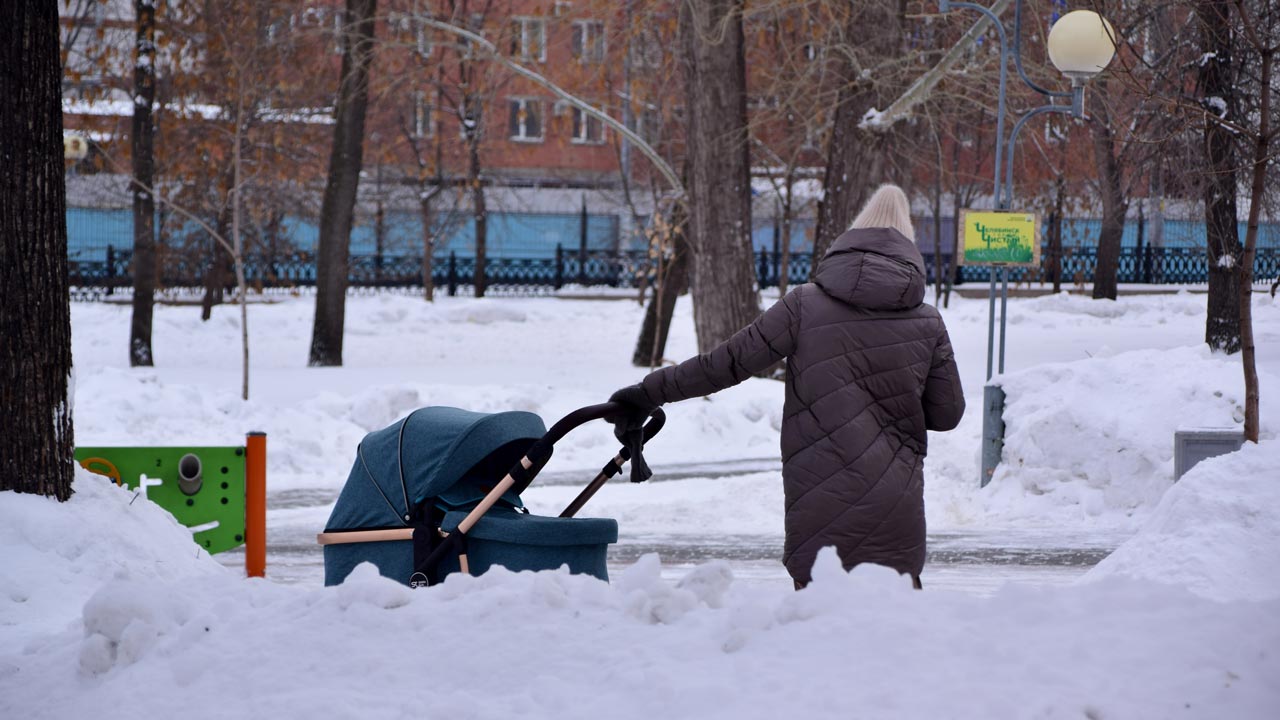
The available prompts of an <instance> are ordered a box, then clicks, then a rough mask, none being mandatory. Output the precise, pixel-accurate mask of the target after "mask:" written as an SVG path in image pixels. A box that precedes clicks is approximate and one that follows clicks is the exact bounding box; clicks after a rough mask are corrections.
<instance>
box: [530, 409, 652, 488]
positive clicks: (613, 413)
mask: <svg viewBox="0 0 1280 720" xmlns="http://www.w3.org/2000/svg"><path fill="white" fill-rule="evenodd" d="M629 409H630V406H628V405H626V404H624V403H619V402H607V403H600V404H599V405H588V406H586V407H582V408H578V409H577V410H574V411H573V412H571V413H569V414H568V415H565V416H564V417H562V418H560V419H559V420H557V421H556V423H555V424H554V425H552V426H551V429H550V430H548V431H547V433H546V434H545V435H543V436H542V437H541V438H538V440H537V441H536V442H534V443H533V445H532V446H530V447H529V450H528V451H527V452H526V453H525V458H527V459H528V460H530V461H531V462H532V467H530V468H523V467H521V464H519V463H517V465H516V466H515V467H513V468H512V474H513V476H514V477H515V479H516V492H524V489H525V488H527V487H528V486H529V483H530V482H532V481H533V478H534V477H535V476H536V475H537V474H538V471H539V470H541V469H542V466H543V465H544V464H546V462H547V460H548V459H550V457H551V452H552V450H553V448H554V447H555V444H556V442H558V441H559V440H561V439H562V438H564V436H565V435H568V434H569V432H570V431H572V430H574V429H575V428H578V427H581V426H582V425H586V424H587V423H589V422H591V421H593V420H608V419H610V418H616V417H618V416H620V415H622V414H623V413H625V412H627V411H628V410H629ZM666 423H667V414H666V413H664V412H663V411H662V408H654V409H653V412H651V413H649V421H648V422H646V423H645V424H644V441H645V442H649V441H650V440H651V439H653V436H654V435H657V434H658V431H659V430H661V429H662V426H663V425H665V424H666Z"/></svg>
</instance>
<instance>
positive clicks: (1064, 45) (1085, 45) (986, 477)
mask: <svg viewBox="0 0 1280 720" xmlns="http://www.w3.org/2000/svg"><path fill="white" fill-rule="evenodd" d="M1006 6H1007V5H1006ZM952 8H964V9H967V10H974V11H977V12H979V13H982V14H983V15H985V16H986V17H987V19H989V20H990V21H991V22H992V24H994V25H995V27H996V31H997V33H998V35H999V37H1000V90H999V95H998V101H997V108H996V157H995V177H994V183H993V184H994V188H993V193H992V197H993V199H994V201H995V205H996V208H997V209H998V210H1008V209H1009V206H1010V205H1012V204H1013V154H1014V150H1015V148H1016V144H1017V141H1018V134H1019V133H1020V132H1022V128H1023V127H1024V126H1025V125H1026V124H1027V121H1028V120H1030V119H1031V118H1033V117H1036V116H1038V115H1045V114H1048V113H1064V114H1069V115H1071V117H1074V118H1083V117H1084V86H1085V83H1087V82H1088V81H1089V79H1090V78H1092V77H1093V76H1094V75H1097V74H1098V73H1100V72H1102V70H1103V69H1104V68H1106V66H1107V65H1108V64H1109V63H1110V62H1111V58H1112V57H1114V56H1115V48H1116V43H1115V31H1114V30H1112V28H1111V24H1110V23H1108V22H1107V21H1106V20H1105V19H1103V17H1102V16H1101V15H1098V14H1097V13H1095V12H1092V11H1089V10H1076V11H1074V12H1069V13H1067V14H1066V15H1063V16H1062V17H1060V18H1058V21H1057V22H1056V23H1054V24H1053V28H1052V29H1051V30H1050V32H1049V42H1048V44H1049V60H1050V61H1051V62H1052V63H1053V64H1054V67H1056V68H1058V70H1059V71H1061V72H1062V73H1063V74H1064V75H1066V76H1067V77H1068V78H1070V80H1071V89H1070V90H1069V91H1056V90H1048V89H1046V88H1043V87H1040V86H1039V85H1037V84H1036V83H1035V82H1034V81H1032V80H1031V78H1029V77H1027V73H1026V71H1024V70H1023V69H1022V0H1014V10H1013V49H1012V50H1010V48H1009V42H1008V38H1007V36H1006V33H1005V29H1004V25H1003V24H1002V23H1001V22H1000V18H999V16H997V15H996V13H995V12H993V11H992V10H991V9H990V8H987V7H983V6H982V5H977V4H974V3H970V2H951V1H950V0H939V2H938V10H939V11H940V12H942V13H948V12H950V11H951V9H952ZM1010 58H1012V59H1013V64H1014V67H1016V68H1017V70H1018V77H1019V78H1021V79H1022V82H1023V83H1025V84H1026V85H1027V87H1029V88H1031V89H1032V90H1035V91H1036V92H1038V93H1040V94H1041V95H1044V96H1046V97H1048V98H1049V102H1048V104H1046V105H1041V106H1040V107H1037V108H1033V109H1031V110H1028V111H1027V112H1026V113H1024V114H1023V115H1022V117H1020V118H1018V122H1017V123H1015V124H1014V126H1013V131H1012V132H1010V133H1009V138H1008V141H1007V146H1006V140H1005V136H1004V115H1005V85H1006V79H1007V77H1008V71H1009V60H1010ZM1056 98H1065V99H1069V100H1070V103H1069V104H1067V103H1057V102H1054V100H1055V99H1056ZM1002 176H1003V183H1002V182H1001V180H1002ZM1034 242H1039V238H1037V239H1035V241H1034ZM989 297H990V309H989V314H988V316H987V383H988V384H987V386H986V387H985V388H984V389H983V418H982V476H981V481H980V482H981V484H982V486H983V487H985V486H986V485H987V483H989V482H991V477H992V475H993V474H994V473H995V470H996V466H997V465H999V464H1000V454H1001V452H1003V450H1004V390H1003V389H1002V388H1000V387H999V386H997V385H992V384H990V381H991V378H992V364H993V363H992V360H993V358H994V355H995V352H994V351H995V318H996V265H994V264H993V265H992V266H991V291H990V295H989ZM1008 302H1009V268H1008V266H1007V265H1001V266H1000V354H999V372H1000V373H1001V374H1003V373H1004V339H1005V311H1006V309H1007V308H1008Z"/></svg>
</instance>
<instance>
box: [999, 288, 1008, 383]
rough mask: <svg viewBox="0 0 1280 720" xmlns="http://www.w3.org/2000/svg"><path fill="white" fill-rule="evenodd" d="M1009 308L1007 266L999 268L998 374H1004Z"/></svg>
mask: <svg viewBox="0 0 1280 720" xmlns="http://www.w3.org/2000/svg"><path fill="white" fill-rule="evenodd" d="M1008 308H1009V268H1008V267H1002V268H1000V374H1001V375H1003V374H1004V326H1005V317H1006V312H1005V311H1006V310H1008Z"/></svg>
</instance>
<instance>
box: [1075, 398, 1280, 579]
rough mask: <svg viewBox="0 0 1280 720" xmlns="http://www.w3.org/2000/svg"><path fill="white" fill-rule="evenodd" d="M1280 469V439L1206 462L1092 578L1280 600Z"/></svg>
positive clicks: (1175, 488)
mask: <svg viewBox="0 0 1280 720" xmlns="http://www.w3.org/2000/svg"><path fill="white" fill-rule="evenodd" d="M1272 387H1274V386H1272ZM1278 468H1280V441H1276V440H1269V441H1264V442H1263V443H1262V444H1260V445H1254V444H1252V443H1246V444H1245V446H1244V447H1243V448H1242V449H1241V450H1239V451H1238V452H1234V453H1231V454H1230V455H1224V456H1221V457H1216V458H1210V459H1208V460H1204V461H1202V462H1201V463H1199V464H1198V465H1196V466H1195V467H1193V468H1192V469H1191V470H1190V471H1189V472H1188V473H1187V474H1186V475H1184V476H1183V477H1182V479H1181V480H1179V481H1178V482H1177V484H1175V485H1174V486H1173V487H1172V488H1171V489H1170V490H1169V491H1168V492H1167V493H1165V494H1164V497H1163V498H1162V499H1161V500H1160V503H1159V505H1158V506H1157V507H1156V509H1155V511H1154V512H1153V513H1152V515H1151V517H1150V518H1149V519H1148V521H1147V523H1146V525H1145V526H1144V527H1143V528H1142V530H1141V531H1139V533H1138V534H1137V535H1135V536H1134V537H1133V538H1132V539H1131V540H1129V541H1128V542H1127V543H1125V544H1124V545H1122V546H1121V547H1120V548H1119V549H1117V550H1116V552H1115V553H1113V554H1112V555H1111V556H1110V557H1108V558H1107V559H1105V560H1103V561H1102V562H1101V563H1100V564H1099V565H1098V566H1097V567H1095V568H1094V569H1093V570H1091V571H1090V572H1089V574H1088V576H1086V579H1087V580H1089V581H1094V580H1100V579H1102V578H1108V577H1114V576H1117V575H1123V576H1126V577H1133V578H1142V579H1146V580H1152V581H1155V582H1159V583H1167V584H1170V585H1177V586H1181V587H1185V588H1187V589H1189V590H1191V591H1192V592H1194V593H1196V594H1197V595H1202V596H1204V597H1207V598H1212V599H1215V600H1223V601H1227V600H1272V599H1276V598H1280V555H1277V554H1276V552H1275V550H1276V548H1278V547H1280V512H1278V511H1277V508H1280V483H1277V482H1275V478H1276V475H1277V469H1278Z"/></svg>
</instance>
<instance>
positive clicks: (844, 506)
mask: <svg viewBox="0 0 1280 720" xmlns="http://www.w3.org/2000/svg"><path fill="white" fill-rule="evenodd" d="M913 237H914V230H913V228H912V225H911V216H910V208H909V205H908V203H907V198H906V195H905V194H904V193H903V192H902V190H901V189H900V188H898V187H896V186H893V185H885V186H882V187H881V188H880V189H878V190H877V191H876V192H875V194H874V195H872V197H871V199H870V200H869V201H868V202H867V205H866V207H865V208H863V210H862V212H861V213H860V214H859V215H858V217H857V219H856V220H854V222H853V225H852V227H851V228H850V229H849V230H848V231H846V232H845V233H844V234H843V235H841V236H840V237H839V238H837V239H836V240H835V242H834V243H832V245H831V248H830V249H829V250H828V251H827V254H826V255H825V256H824V257H823V259H822V263H821V265H819V267H818V273H817V275H816V276H815V277H814V281H813V282H812V283H809V284H805V285H801V286H799V287H797V288H795V289H794V290H792V291H791V292H789V293H787V295H786V297H784V298H782V300H780V301H779V302H777V303H776V304H774V305H773V307H771V308H769V309H768V310H767V311H766V312H765V313H764V314H763V315H761V316H760V317H759V318H758V319H757V320H756V321H755V322H753V323H751V324H750V325H748V326H747V327H746V328H743V329H742V330H740V331H739V332H738V333H736V334H735V335H734V336H733V337H731V338H729V339H728V340H727V341H725V342H724V343H722V344H721V345H720V346H719V347H717V348H715V349H713V350H711V351H710V352H708V353H705V354H703V355H699V356H697V357H693V358H690V359H689V360H686V361H684V362H683V363H681V364H679V365H675V366H671V367H665V368H662V369H660V370H656V371H654V372H652V373H650V374H649V375H648V376H646V377H645V378H644V380H643V381H642V382H641V383H639V384H638V385H632V386H630V387H627V388H623V389H622V390H619V391H618V392H616V393H614V395H613V397H612V398H610V399H611V400H614V401H619V402H623V403H626V404H629V405H631V406H633V408H634V410H635V413H634V415H636V416H643V415H646V414H647V413H648V412H650V411H652V409H653V408H655V407H657V406H659V405H662V404H664V403H669V402H676V401H678V400H685V399H688V398H693V397H700V396H703V395H709V394H711V393H714V392H716V391H718V390H723V389H725V388H727V387H730V386H732V385H736V384H738V383H740V382H742V381H743V380H746V379H747V378H749V377H751V376H752V375H754V374H756V373H759V372H762V371H764V370H765V369H767V368H769V367H770V366H772V365H774V364H775V363H777V362H779V361H780V360H782V359H783V358H785V359H786V361H787V366H786V367H787V381H786V399H785V402H784V405H783V420H782V482H783V489H784V491H785V495H786V523H785V524H786V542H785V546H784V549H783V556H782V562H783V564H784V565H786V568H787V571H788V572H789V573H790V574H791V577H792V578H794V579H795V582H796V587H797V588H801V587H803V586H804V585H806V584H807V583H808V582H809V580H810V569H811V568H812V566H813V561H814V558H815V557H816V556H817V554H818V550H819V549H821V548H823V547H825V546H827V545H832V546H835V548H836V551H837V552H838V554H839V556H840V559H841V561H842V562H843V564H844V567H845V569H846V570H848V569H850V568H852V567H853V566H854V565H858V564H860V563H875V564H878V565H886V566H888V567H891V568H894V569H895V570H897V571H898V572H899V573H903V574H907V575H910V576H911V578H912V581H913V583H914V584H915V586H916V587H917V588H918V587H920V572H921V569H922V568H923V566H924V558H925V516H924V457H925V450H926V446H927V436H926V432H925V431H926V430H950V429H952V428H954V427H955V426H956V425H957V424H958V423H959V422H960V418H961V416H962V415H963V414H964V393H963V391H962V390H961V388H960V377H959V374H958V373H957V370H956V363H955V357H954V355H953V353H952V350H951V342H950V340H949V339H948V337H947V329H946V327H945V325H944V324H943V322H942V317H941V316H940V315H939V314H938V311H937V310H936V309H935V308H934V307H932V306H930V305H925V304H923V300H924V294H925V287H926V283H925V272H924V260H923V258H921V256H920V252H919V251H918V250H917V249H916V247H915V243H914V241H913Z"/></svg>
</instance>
